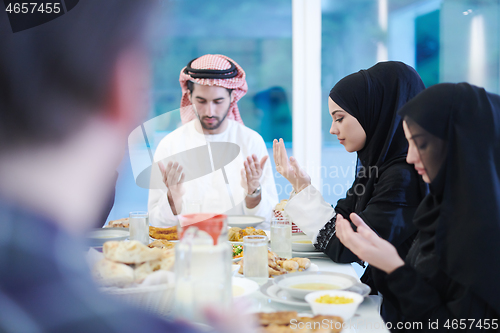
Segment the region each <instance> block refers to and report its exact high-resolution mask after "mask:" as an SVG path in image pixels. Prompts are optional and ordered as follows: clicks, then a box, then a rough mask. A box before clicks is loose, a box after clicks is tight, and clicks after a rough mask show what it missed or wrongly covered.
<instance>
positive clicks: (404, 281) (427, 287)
mask: <svg viewBox="0 0 500 333" xmlns="http://www.w3.org/2000/svg"><path fill="white" fill-rule="evenodd" d="M386 281H387V286H388V288H389V290H390V291H391V293H392V295H391V296H395V297H396V299H397V301H398V306H399V311H400V312H401V313H402V315H403V316H404V318H405V321H406V322H411V323H422V325H423V326H422V330H417V329H415V330H414V331H420V332H421V331H427V332H446V331H451V330H452V328H453V327H454V326H453V325H458V327H457V326H455V328H456V329H455V331H467V332H483V331H487V332H492V331H498V330H499V327H500V320H499V319H498V318H499V315H498V314H497V313H495V311H494V310H493V308H492V307H490V306H489V305H488V304H487V303H486V302H484V301H483V300H481V299H480V298H479V297H477V296H475V295H474V294H473V293H472V291H471V289H470V288H467V287H464V286H462V285H460V284H458V283H457V282H455V281H453V280H452V279H450V278H448V277H447V276H446V275H445V274H444V272H443V271H439V272H437V273H436V274H435V275H434V276H432V277H431V278H429V279H426V278H424V277H423V276H422V275H421V274H420V273H419V272H417V271H416V270H415V269H414V268H413V267H411V266H410V265H408V264H405V265H404V266H401V267H399V268H398V269H396V270H395V271H394V272H392V273H391V274H389V275H387V276H386ZM493 288H494V287H493ZM444 300H446V301H444ZM460 319H462V321H460ZM485 319H489V320H488V322H489V326H490V328H489V329H487V328H486V325H485ZM493 319H496V320H495V322H496V323H497V325H496V326H497V329H494V327H492V326H491V325H492V323H493ZM429 323H437V325H438V327H436V328H437V329H434V328H430V327H429ZM478 323H480V324H479V325H478ZM391 324H392V325H394V326H395V325H396V323H391ZM446 324H448V325H446ZM407 325H408V324H407ZM413 325H414V327H417V326H415V324H413ZM465 325H466V326H465ZM446 326H449V327H446ZM479 326H481V327H479ZM408 327H409V326H408ZM392 331H396V330H395V329H393V330H392ZM407 331H412V330H407Z"/></svg>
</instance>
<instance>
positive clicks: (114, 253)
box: [102, 240, 163, 264]
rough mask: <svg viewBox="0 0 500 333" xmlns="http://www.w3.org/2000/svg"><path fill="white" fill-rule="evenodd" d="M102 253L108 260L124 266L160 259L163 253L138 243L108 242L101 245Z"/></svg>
mask: <svg viewBox="0 0 500 333" xmlns="http://www.w3.org/2000/svg"><path fill="white" fill-rule="evenodd" d="M102 253H103V254H104V257H105V258H106V259H108V260H112V261H116V262H119V263H124V264H141V263H143V262H146V261H151V260H157V259H160V258H161V257H162V253H163V251H162V250H161V249H158V248H155V249H150V248H149V247H147V246H146V245H144V244H142V243H141V242H138V241H135V240H134V241H128V242H125V241H121V242H119V241H110V242H106V243H104V245H103V248H102Z"/></svg>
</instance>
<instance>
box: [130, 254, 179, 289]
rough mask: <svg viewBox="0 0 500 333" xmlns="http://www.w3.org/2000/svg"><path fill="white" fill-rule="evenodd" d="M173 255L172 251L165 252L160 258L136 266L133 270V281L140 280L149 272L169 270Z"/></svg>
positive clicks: (171, 265)
mask: <svg viewBox="0 0 500 333" xmlns="http://www.w3.org/2000/svg"><path fill="white" fill-rule="evenodd" d="M174 263H175V255H174V252H173V251H170V253H168V252H167V253H165V254H164V255H163V257H162V258H161V259H158V260H153V261H148V262H145V263H143V264H141V265H138V266H136V268H135V270H134V277H135V281H136V282H138V283H140V282H142V281H143V280H144V279H145V278H146V277H147V276H148V275H149V274H151V273H154V272H156V271H158V270H163V271H170V270H172V268H173V267H174Z"/></svg>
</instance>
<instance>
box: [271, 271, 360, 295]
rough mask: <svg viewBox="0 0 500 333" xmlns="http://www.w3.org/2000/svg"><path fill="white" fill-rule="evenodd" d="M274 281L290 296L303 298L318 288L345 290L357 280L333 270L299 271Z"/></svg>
mask: <svg viewBox="0 0 500 333" xmlns="http://www.w3.org/2000/svg"><path fill="white" fill-rule="evenodd" d="M274 283H275V284H276V285H278V287H280V288H281V289H283V290H285V291H286V292H288V293H289V294H290V295H291V296H292V297H295V298H298V299H305V297H306V295H307V294H310V293H312V292H315V291H318V290H323V291H326V290H345V289H348V288H351V287H352V286H354V285H355V284H357V283H358V281H357V280H356V279H355V278H353V277H352V276H349V275H346V274H341V273H334V272H300V273H292V274H284V275H280V276H278V277H276V278H274Z"/></svg>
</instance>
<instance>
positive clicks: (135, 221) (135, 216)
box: [128, 212, 149, 245]
mask: <svg viewBox="0 0 500 333" xmlns="http://www.w3.org/2000/svg"><path fill="white" fill-rule="evenodd" d="M148 219H149V214H148V212H130V214H129V221H128V222H129V231H130V236H129V239H130V240H136V241H139V242H141V243H142V244H144V245H148V244H149V220H148Z"/></svg>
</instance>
